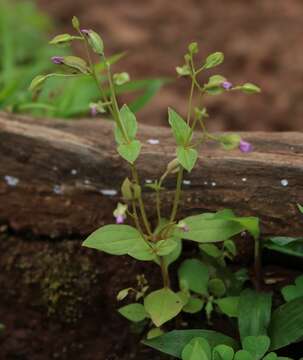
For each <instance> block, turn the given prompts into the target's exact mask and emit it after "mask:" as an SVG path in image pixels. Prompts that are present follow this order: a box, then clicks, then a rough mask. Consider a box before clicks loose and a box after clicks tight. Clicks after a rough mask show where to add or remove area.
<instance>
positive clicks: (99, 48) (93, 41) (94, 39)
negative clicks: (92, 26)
mask: <svg viewBox="0 0 303 360" xmlns="http://www.w3.org/2000/svg"><path fill="white" fill-rule="evenodd" d="M81 33H82V34H84V35H85V36H86V38H87V41H88V43H89V45H90V46H91V48H92V49H93V51H94V52H95V53H96V54H98V55H103V54H104V44H103V40H102V39H101V37H100V35H99V34H97V33H96V32H95V31H93V30H87V29H82V30H81Z"/></svg>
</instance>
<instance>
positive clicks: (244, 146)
mask: <svg viewBox="0 0 303 360" xmlns="http://www.w3.org/2000/svg"><path fill="white" fill-rule="evenodd" d="M239 149H240V151H242V152H243V153H249V152H251V151H253V147H252V144H251V143H249V142H247V141H244V140H240V144H239Z"/></svg>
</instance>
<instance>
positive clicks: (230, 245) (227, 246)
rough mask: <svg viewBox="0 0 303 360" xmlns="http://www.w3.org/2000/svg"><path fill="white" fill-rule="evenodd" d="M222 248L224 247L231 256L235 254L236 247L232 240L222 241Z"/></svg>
mask: <svg viewBox="0 0 303 360" xmlns="http://www.w3.org/2000/svg"><path fill="white" fill-rule="evenodd" d="M223 245H224V249H226V250H227V251H228V252H229V253H230V254H231V255H232V256H236V255H237V247H236V244H235V242H234V241H233V240H226V241H224V244H223Z"/></svg>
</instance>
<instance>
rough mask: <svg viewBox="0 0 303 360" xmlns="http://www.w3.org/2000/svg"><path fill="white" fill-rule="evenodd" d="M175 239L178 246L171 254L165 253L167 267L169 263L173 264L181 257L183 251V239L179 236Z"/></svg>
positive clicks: (164, 258)
mask: <svg viewBox="0 0 303 360" xmlns="http://www.w3.org/2000/svg"><path fill="white" fill-rule="evenodd" d="M174 239H175V241H176V243H177V246H176V248H175V249H174V250H173V251H172V252H171V253H170V254H168V255H165V256H164V257H163V261H164V264H165V266H166V267H167V268H168V267H169V265H171V264H172V263H174V262H175V261H176V260H178V258H179V257H180V255H181V253H182V240H181V239H179V238H174Z"/></svg>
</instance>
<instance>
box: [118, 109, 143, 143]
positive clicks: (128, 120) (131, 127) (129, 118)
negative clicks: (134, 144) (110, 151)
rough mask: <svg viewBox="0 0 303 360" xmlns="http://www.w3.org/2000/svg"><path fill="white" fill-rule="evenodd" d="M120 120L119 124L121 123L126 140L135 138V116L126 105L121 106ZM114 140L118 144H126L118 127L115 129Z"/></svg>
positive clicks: (136, 126)
mask: <svg viewBox="0 0 303 360" xmlns="http://www.w3.org/2000/svg"><path fill="white" fill-rule="evenodd" d="M120 118H121V122H122V123H123V128H124V130H125V133H126V135H127V136H128V140H129V141H132V140H134V139H135V138H136V134H137V129H138V125H137V120H136V116H135V114H134V113H133V112H132V111H131V110H130V109H129V107H128V106H127V105H123V106H122V108H121V109H120ZM115 138H116V141H117V143H118V144H125V143H126V142H127V141H126V139H125V137H124V134H123V132H122V131H121V129H120V128H119V127H118V126H116V128H115Z"/></svg>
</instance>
